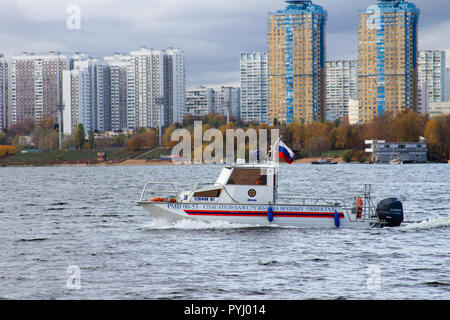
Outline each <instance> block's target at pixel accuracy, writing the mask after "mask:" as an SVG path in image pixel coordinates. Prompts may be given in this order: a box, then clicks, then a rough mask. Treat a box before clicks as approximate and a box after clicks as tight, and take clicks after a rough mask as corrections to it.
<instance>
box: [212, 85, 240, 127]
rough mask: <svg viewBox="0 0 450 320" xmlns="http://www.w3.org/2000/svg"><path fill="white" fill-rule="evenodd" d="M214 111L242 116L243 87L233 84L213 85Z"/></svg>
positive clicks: (237, 116) (224, 114)
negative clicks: (233, 85) (241, 97)
mask: <svg viewBox="0 0 450 320" xmlns="http://www.w3.org/2000/svg"><path fill="white" fill-rule="evenodd" d="M212 89H213V106H212V113H216V114H220V115H223V116H231V115H233V116H234V117H236V118H238V119H239V118H240V105H241V99H240V95H241V89H240V88H239V87H232V86H220V87H212Z"/></svg>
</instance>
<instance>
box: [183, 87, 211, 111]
mask: <svg viewBox="0 0 450 320" xmlns="http://www.w3.org/2000/svg"><path fill="white" fill-rule="evenodd" d="M213 105H214V90H213V89H212V88H207V87H203V86H197V87H191V88H187V89H186V112H187V113H190V114H192V115H194V116H204V115H207V114H209V113H212V112H213Z"/></svg>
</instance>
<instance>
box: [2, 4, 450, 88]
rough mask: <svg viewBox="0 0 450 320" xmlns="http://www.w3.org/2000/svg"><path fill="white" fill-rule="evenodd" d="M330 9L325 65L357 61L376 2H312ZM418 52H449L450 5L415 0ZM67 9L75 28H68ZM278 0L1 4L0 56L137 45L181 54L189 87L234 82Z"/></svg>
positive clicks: (259, 46)
mask: <svg viewBox="0 0 450 320" xmlns="http://www.w3.org/2000/svg"><path fill="white" fill-rule="evenodd" d="M313 2H314V3H317V4H320V5H322V6H323V7H324V8H325V9H326V10H327V11H328V23H327V40H326V41H327V60H333V59H356V58H357V33H356V31H357V14H358V11H359V10H362V9H366V8H367V7H368V6H369V5H371V4H374V3H376V1H375V0H342V1H337V0H321V1H313ZM413 2H414V3H415V4H416V5H417V6H418V7H419V8H420V10H421V16H420V26H419V28H420V29H419V30H420V31H419V48H420V49H447V48H450V1H449V0H433V1H432V0H416V1H413ZM71 5H76V6H78V7H79V8H80V14H81V28H80V29H72V30H70V29H68V28H67V20H68V18H69V17H70V13H68V12H67V9H68V8H69V7H70V6H71ZM284 7H285V3H284V1H283V0H223V1H218V0H209V1H207V0H52V1H50V0H13V1H11V0H0V53H4V54H5V55H6V56H7V57H10V56H12V55H14V54H19V53H21V52H23V51H28V52H35V53H46V52H48V51H60V52H63V53H66V54H72V53H73V52H77V51H81V52H86V53H88V54H90V55H92V56H94V57H100V58H101V57H103V56H105V55H111V54H113V53H115V52H123V53H128V52H130V51H131V50H136V49H139V48H140V47H142V46H146V47H148V48H155V49H165V48H168V47H176V48H180V49H182V50H183V51H184V52H185V54H186V81H187V85H188V86H192V85H219V84H233V83H238V82H239V53H240V52H242V51H266V50H267V49H266V28H267V20H266V19H267V13H268V12H271V11H276V10H279V9H282V8H284Z"/></svg>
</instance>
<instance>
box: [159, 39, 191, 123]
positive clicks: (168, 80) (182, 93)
mask: <svg viewBox="0 0 450 320" xmlns="http://www.w3.org/2000/svg"><path fill="white" fill-rule="evenodd" d="M164 97H165V102H164V104H165V105H164V107H165V108H164V109H165V119H166V121H165V125H167V124H173V123H177V122H179V123H181V122H182V121H183V117H184V115H185V113H186V74H185V56H184V53H183V52H182V51H181V50H179V49H174V48H169V49H167V50H165V51H164Z"/></svg>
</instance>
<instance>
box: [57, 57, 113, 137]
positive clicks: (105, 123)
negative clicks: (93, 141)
mask: <svg viewBox="0 0 450 320" xmlns="http://www.w3.org/2000/svg"><path fill="white" fill-rule="evenodd" d="M72 59H73V69H72V70H65V71H64V72H63V103H64V111H63V130H64V133H65V134H72V132H73V129H74V128H75V126H77V125H78V124H82V125H83V127H84V130H85V132H89V131H91V130H92V131H105V130H107V129H108V128H109V122H110V116H109V114H110V111H109V110H110V103H109V97H108V96H109V92H108V88H109V85H108V82H109V71H108V69H107V67H106V66H103V65H102V64H100V63H99V62H98V60H97V59H92V58H91V57H89V56H88V55H86V54H82V53H77V54H76V55H74V56H73V57H72ZM105 82H106V84H105Z"/></svg>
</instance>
